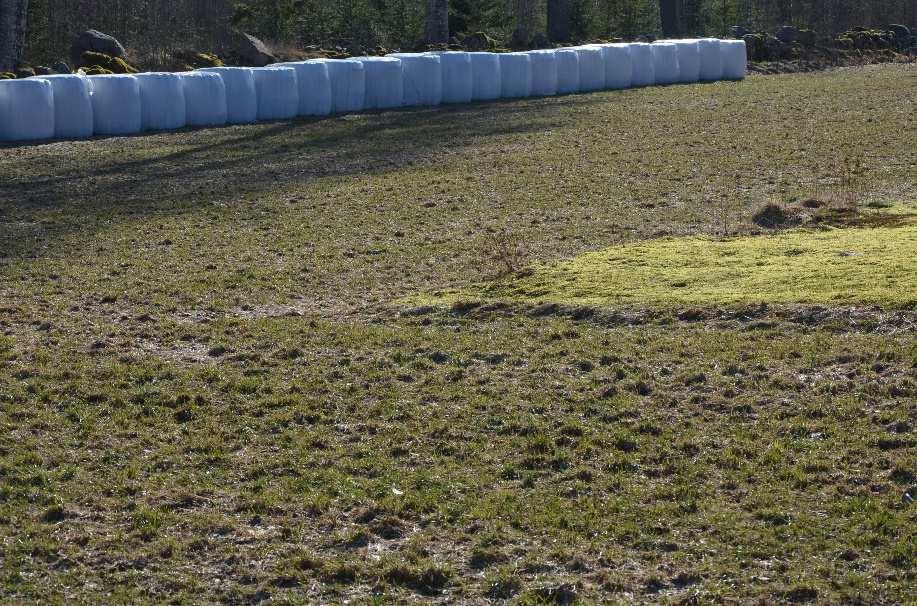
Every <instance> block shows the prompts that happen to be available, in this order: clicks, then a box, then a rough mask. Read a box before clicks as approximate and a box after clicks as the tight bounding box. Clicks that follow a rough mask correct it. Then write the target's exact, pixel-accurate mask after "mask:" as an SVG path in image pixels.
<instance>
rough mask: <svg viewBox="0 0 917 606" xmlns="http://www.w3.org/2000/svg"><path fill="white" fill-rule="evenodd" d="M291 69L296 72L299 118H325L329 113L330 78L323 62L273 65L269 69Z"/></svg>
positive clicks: (295, 62) (326, 66)
mask: <svg viewBox="0 0 917 606" xmlns="http://www.w3.org/2000/svg"><path fill="white" fill-rule="evenodd" d="M275 66H277V67H291V68H293V69H295V70H296V84H297V86H298V87H299V111H298V112H297V113H298V114H299V115H300V116H327V115H328V114H330V113H331V78H330V77H329V76H328V65H327V64H326V63H325V62H324V61H315V60H312V61H293V62H290V63H275V64H274V65H272V66H271V67H275Z"/></svg>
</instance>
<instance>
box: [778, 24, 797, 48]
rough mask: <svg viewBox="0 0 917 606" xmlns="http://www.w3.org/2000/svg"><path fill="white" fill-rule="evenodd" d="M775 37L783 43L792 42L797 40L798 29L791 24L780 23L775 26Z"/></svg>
mask: <svg viewBox="0 0 917 606" xmlns="http://www.w3.org/2000/svg"><path fill="white" fill-rule="evenodd" d="M775 37H776V38H777V39H778V40H780V41H781V42H783V43H784V44H793V43H794V42H796V41H797V40H799V30H798V29H797V28H795V27H793V26H792V25H781V26H780V27H778V28H777V33H776V34H775Z"/></svg>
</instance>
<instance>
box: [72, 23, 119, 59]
mask: <svg viewBox="0 0 917 606" xmlns="http://www.w3.org/2000/svg"><path fill="white" fill-rule="evenodd" d="M86 52H92V53H102V54H103V55H108V56H109V57H117V58H121V57H124V55H126V54H127V51H125V50H124V46H122V45H121V43H120V42H118V41H117V40H116V39H115V38H114V37H112V36H109V35H108V34H103V33H102V32H100V31H96V30H94V29H90V30H86V31H85V32H83V33H82V34H80V35H79V36H77V38H76V40H74V41H73V44H72V45H71V46H70V60H71V62H72V63H73V64H74V65H79V63H80V59H81V58H82V56H83V53H86Z"/></svg>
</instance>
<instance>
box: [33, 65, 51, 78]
mask: <svg viewBox="0 0 917 606" xmlns="http://www.w3.org/2000/svg"><path fill="white" fill-rule="evenodd" d="M53 73H54V70H53V69H51V68H50V67H48V66H47V65H36V66H35V75H36V76H50V75H51V74H53Z"/></svg>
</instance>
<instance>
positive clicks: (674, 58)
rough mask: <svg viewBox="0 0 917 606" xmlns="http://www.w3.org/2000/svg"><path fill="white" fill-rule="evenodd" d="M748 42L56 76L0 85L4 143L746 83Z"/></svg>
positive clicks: (670, 43)
mask: <svg viewBox="0 0 917 606" xmlns="http://www.w3.org/2000/svg"><path fill="white" fill-rule="evenodd" d="M745 72H746V53H745V43H744V42H743V41H741V40H716V39H700V40H670V41H661V42H656V43H652V44H646V43H630V44H627V43H621V44H590V45H585V46H577V47H571V48H561V49H553V50H536V51H529V52H518V53H505V54H494V53H467V52H429V53H396V54H393V55H389V56H387V57H356V58H352V59H315V60H310V61H302V62H295V63H283V64H276V65H271V66H268V67H264V68H244V67H214V68H203V69H200V70H197V71H193V72H186V73H145V74H117V75H90V76H83V75H55V76H40V77H35V78H28V79H25V80H9V81H2V82H0V141H19V140H40V139H51V138H57V139H79V138H86V137H91V136H94V135H98V136H111V135H129V134H136V133H140V132H145V131H157V130H175V129H179V128H183V127H186V126H193V127H204V126H220V125H224V124H244V123H250V122H257V121H271V120H287V119H290V118H294V117H296V116H326V115H330V114H343V113H353V112H359V111H364V110H380V109H392V108H398V107H412V106H435V105H440V104H453V103H470V102H473V101H490V100H495V99H517V98H523V97H536V96H537V97H544V96H551V95H560V94H572V93H581V92H590V91H599V90H613V89H625V88H631V87H638V86H651V85H656V84H661V85H664V84H675V83H692V82H712V81H717V80H740V79H742V78H744V77H745Z"/></svg>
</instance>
